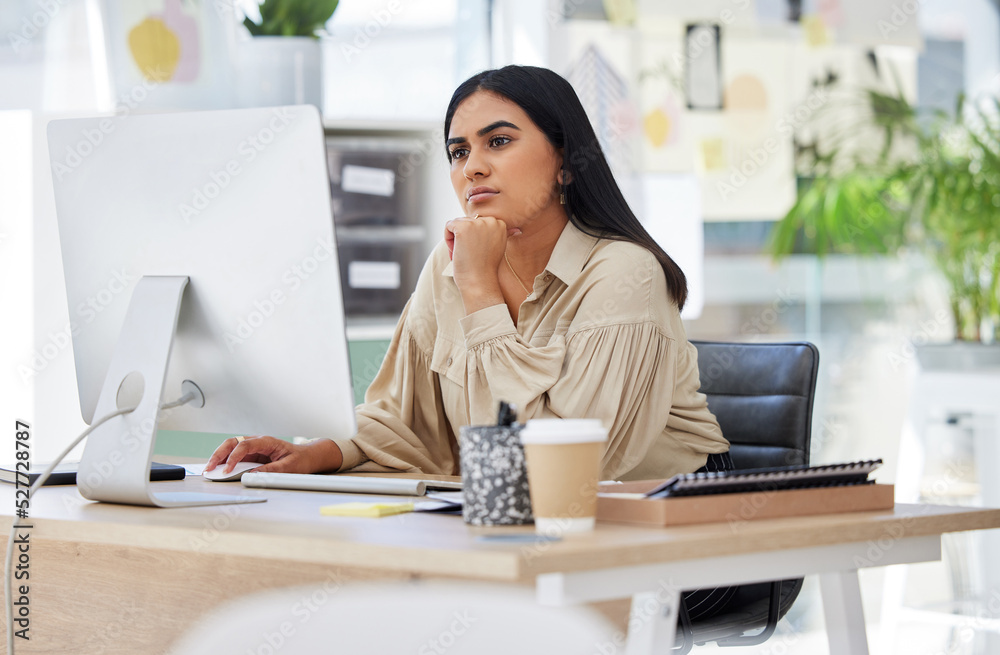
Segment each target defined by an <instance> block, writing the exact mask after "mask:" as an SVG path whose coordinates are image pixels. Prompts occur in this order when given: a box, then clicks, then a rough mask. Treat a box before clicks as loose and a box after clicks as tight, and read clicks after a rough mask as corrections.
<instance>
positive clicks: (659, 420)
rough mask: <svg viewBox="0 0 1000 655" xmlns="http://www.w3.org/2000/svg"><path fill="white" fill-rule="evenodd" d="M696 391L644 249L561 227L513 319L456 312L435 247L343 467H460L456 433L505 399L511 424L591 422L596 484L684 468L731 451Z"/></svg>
mask: <svg viewBox="0 0 1000 655" xmlns="http://www.w3.org/2000/svg"><path fill="white" fill-rule="evenodd" d="M699 387H700V384H699V381H698V366H697V351H696V350H695V348H694V346H692V345H691V344H690V343H688V341H687V338H686V337H685V334H684V327H683V325H682V324H681V319H680V313H679V312H678V310H677V305H676V303H675V302H674V301H673V300H672V299H671V298H670V297H669V293H668V291H667V287H666V281H665V278H664V275H663V269H662V268H661V267H660V264H659V262H658V261H657V260H656V258H655V257H654V256H653V255H652V254H651V253H650V252H649V251H648V250H646V249H645V248H643V247H641V246H638V245H635V244H632V243H626V242H621V241H609V240H605V239H596V238H593V237H590V236H587V235H586V234H584V233H583V232H581V231H580V230H578V229H577V228H576V227H574V226H573V224H572V223H569V224H567V226H566V228H565V229H564V230H563V232H562V234H561V235H560V237H559V240H558V241H557V242H556V246H555V249H554V250H553V251H552V256H551V258H550V260H549V264H548V266H547V267H546V269H545V271H544V272H543V273H542V274H540V275H539V276H538V277H536V278H535V282H534V288H533V289H532V292H531V295H529V296H528V297H527V299H525V301H524V302H523V303H522V304H521V307H520V309H519V312H518V320H517V325H515V324H514V322H513V321H512V320H511V317H510V313H509V312H508V311H507V306H506V305H504V304H498V305H494V306H492V307H487V308H486V309H482V310H480V311H478V312H475V313H473V314H470V315H469V316H465V311H464V308H463V305H462V300H461V296H460V295H459V291H458V287H457V286H456V284H455V281H454V278H453V276H452V265H451V262H450V261H449V257H448V249H447V247H446V246H445V245H444V243H443V242H442V243H441V244H440V245H439V246H438V247H437V248H436V249H435V250H434V252H433V253H432V254H431V256H430V258H429V259H428V260H427V263H426V264H425V265H424V269H423V271H422V272H421V274H420V278H419V280H418V282H417V288H416V290H415V291H414V293H413V296H412V297H411V298H410V300H409V302H408V303H407V304H406V307H405V308H404V309H403V314H402V316H401V317H400V319H399V324H398V325H397V326H396V331H395V334H394V335H393V338H392V342H391V344H390V346H389V350H388V352H387V353H386V356H385V360H384V361H383V363H382V367H381V369H380V370H379V372H378V374H377V375H376V377H375V379H374V381H373V382H372V384H371V386H370V387H369V388H368V392H367V393H366V394H365V402H364V403H363V404H361V405H359V406H358V407H357V419H358V433H357V435H356V436H354V438H352V439H338V440H336V443H337V445H338V446H339V447H340V449H341V451H342V452H343V455H344V463H343V466H342V467H341V470H347V469H354V470H359V471H388V470H403V471H421V472H423V473H442V474H453V475H454V474H458V473H459V470H458V469H459V458H458V444H457V435H458V432H459V428H460V427H461V426H463V425H484V424H493V423H495V422H496V414H497V406H498V404H499V401H501V400H506V401H508V402H512V403H514V404H515V405H516V406H517V407H518V409H519V418H520V420H521V421H526V420H527V419H529V418H540V417H564V418H597V419H600V420H601V421H602V423H603V424H604V426H605V427H606V428H608V431H609V440H608V443H607V449H606V450H605V453H604V459H603V472H602V479H622V480H640V479H649V478H663V477H668V476H671V475H674V474H676V473H685V472H691V471H694V470H696V469H698V468H699V467H701V466H702V465H704V464H705V460H706V458H707V456H708V453H719V452H725V451H726V450H728V449H729V443H728V442H727V441H726V440H725V439H724V438H723V436H722V431H721V430H720V429H719V424H718V422H717V421H716V420H715V417H714V416H713V415H712V413H711V412H709V410H708V405H707V403H706V400H705V396H704V395H703V394H700V393H698V388H699Z"/></svg>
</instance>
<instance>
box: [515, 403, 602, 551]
mask: <svg viewBox="0 0 1000 655" xmlns="http://www.w3.org/2000/svg"><path fill="white" fill-rule="evenodd" d="M607 440H608V431H607V430H606V429H605V428H604V427H603V426H602V425H601V422H600V421H599V420H597V419H558V418H556V419H548V418H543V419H531V420H529V421H528V423H527V425H525V427H524V429H523V430H522V431H521V443H522V444H524V454H525V460H526V462H527V467H528V489H529V492H530V494H531V511H532V514H534V516H535V532H537V533H539V534H544V535H550V536H560V535H563V534H566V533H573V532H588V531H590V530H593V529H594V520H595V517H596V515H597V483H598V480H599V479H600V474H601V459H602V457H603V455H604V444H605V442H606V441H607Z"/></svg>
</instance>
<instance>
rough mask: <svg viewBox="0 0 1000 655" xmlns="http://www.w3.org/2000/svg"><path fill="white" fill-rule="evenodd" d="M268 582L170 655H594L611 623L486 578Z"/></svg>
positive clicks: (203, 624) (610, 640) (605, 643)
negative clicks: (302, 584) (301, 584)
mask: <svg viewBox="0 0 1000 655" xmlns="http://www.w3.org/2000/svg"><path fill="white" fill-rule="evenodd" d="M339 574H340V571H339V569H338V570H337V571H336V572H335V573H334V572H333V571H332V570H331V575H330V578H329V579H328V580H327V581H326V582H324V583H323V584H316V585H310V586H305V587H291V588H285V589H271V590H268V591H263V592H260V593H257V594H252V595H248V596H243V597H241V598H237V599H235V600H233V601H230V602H228V603H226V604H224V605H221V606H220V607H219V608H217V609H216V610H215V611H214V612H212V613H210V614H209V615H207V616H205V617H204V618H203V619H202V620H201V621H199V623H198V624H197V625H196V626H194V627H193V628H192V629H191V630H189V631H188V632H187V633H186V634H184V635H183V636H182V637H181V638H180V639H179V640H178V641H177V642H175V643H174V644H173V645H172V646H171V648H170V651H169V652H170V653H171V654H172V655H217V654H218V653H238V654H240V655H242V654H243V653H280V654H281V655H314V654H315V653H380V654H381V653H417V654H420V653H445V652H447V653H448V655H507V654H508V653H518V654H521V653H525V654H526V655H532V654H535V655H549V654H550V653H560V654H561V655H562V654H565V655H575V654H579V655H593V653H595V652H602V653H603V652H612V651H616V650H617V646H615V640H616V639H617V638H618V636H619V635H618V634H617V633H616V630H615V629H614V626H613V625H612V624H611V623H610V622H609V621H607V620H606V619H605V618H604V617H603V616H602V615H601V614H600V613H599V612H598V611H597V610H595V609H593V608H590V607H587V606H583V605H578V606H567V607H541V606H539V605H538V601H537V596H536V593H535V591H534V589H533V588H531V587H528V586H523V587H515V586H513V585H501V584H495V583H489V582H461V581H448V580H401V581H388V582H369V583H365V582H351V581H343V582H341V581H340V580H339V579H336V578H337V576H339Z"/></svg>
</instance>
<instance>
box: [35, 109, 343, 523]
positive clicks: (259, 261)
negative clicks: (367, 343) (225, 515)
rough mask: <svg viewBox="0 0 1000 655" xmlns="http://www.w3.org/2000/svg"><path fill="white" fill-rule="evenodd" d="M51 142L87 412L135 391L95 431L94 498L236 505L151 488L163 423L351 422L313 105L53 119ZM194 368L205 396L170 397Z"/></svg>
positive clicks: (214, 426) (82, 472) (303, 428)
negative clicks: (182, 401)
mask: <svg viewBox="0 0 1000 655" xmlns="http://www.w3.org/2000/svg"><path fill="white" fill-rule="evenodd" d="M48 140H49V155H50V160H51V165H52V177H53V186H54V189H55V201H56V213H57V218H58V223H59V239H60V242H61V248H62V256H63V267H64V269H65V276H66V293H67V298H68V302H69V310H70V317H71V330H72V335H73V351H74V355H75V361H76V372H77V382H78V387H79V394H80V407H81V410H82V413H83V418H84V420H85V421H86V422H87V423H92V422H93V421H94V420H95V419H97V418H100V417H102V416H106V415H107V414H109V413H112V412H114V411H115V410H116V409H119V408H121V407H122V406H124V405H129V404H130V403H132V402H134V401H133V400H129V399H128V398H126V397H125V396H128V395H129V393H130V392H131V393H132V394H133V395H134V396H135V398H136V399H137V398H138V397H139V395H141V398H142V399H141V401H139V404H138V408H137V409H136V410H135V411H134V412H132V413H129V414H125V415H122V416H119V417H116V418H114V419H112V420H111V421H109V422H108V423H106V424H104V425H103V426H101V427H100V428H98V429H97V430H95V431H94V432H93V433H92V434H91V435H90V437H89V438H88V441H87V443H86V445H85V449H84V453H83V456H82V458H81V461H80V465H79V469H78V473H77V481H78V485H79V487H80V491H81V493H82V494H83V495H84V496H85V497H87V498H90V499H94V500H103V501H109V502H119V503H128V504H139V505H154V506H176V505H189V504H212V503H219V502H235V501H233V500H232V499H229V500H228V501H227V500H226V499H224V498H222V497H221V496H217V495H213V496H212V497H210V498H199V497H193V496H178V495H176V494H173V495H164V494H162V493H161V494H154V493H153V492H152V491H151V490H150V488H149V485H148V480H147V476H148V471H149V465H150V461H151V458H152V452H153V445H154V441H155V436H156V430H157V429H169V430H189V431H201V432H220V433H227V434H247V435H272V436H279V437H293V436H303V437H347V438H349V437H351V436H353V434H354V432H355V430H356V423H355V418H354V398H353V393H352V385H351V375H350V369H349V360H348V350H347V340H346V336H345V330H344V311H343V300H342V296H341V286H340V270H339V269H340V267H339V264H338V261H337V247H336V243H335V240H334V224H333V218H332V215H331V209H330V191H329V176H328V175H327V170H326V156H325V148H324V138H323V128H322V122H321V119H320V116H319V114H318V112H317V110H316V109H315V108H314V107H312V106H294V107H276V108H259V109H245V110H231V111H208V112H190V113H174V114H155V115H154V114H147V115H128V116H106V117H95V118H80V119H70V120H58V121H52V122H51V123H50V124H49V127H48ZM186 380H188V381H191V382H193V385H192V384H190V383H188V384H186V385H185V386H184V390H193V389H195V388H197V389H199V390H200V392H201V393H202V394H203V395H204V405H203V406H201V407H197V406H196V405H197V404H199V403H189V404H187V405H183V406H180V407H176V408H173V409H161V405H162V404H164V403H169V402H170V401H171V400H173V399H175V398H177V397H179V396H181V395H182V393H183V391H182V384H183V383H184V381H186ZM234 498H235V497H234ZM244 500H246V498H244Z"/></svg>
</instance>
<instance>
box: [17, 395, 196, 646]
mask: <svg viewBox="0 0 1000 655" xmlns="http://www.w3.org/2000/svg"><path fill="white" fill-rule="evenodd" d="M196 398H197V394H195V393H193V392H190V391H189V392H188V393H186V394H184V395H183V396H181V397H180V398H178V399H177V400H175V401H173V402H171V403H164V404H163V405H160V409H173V408H174V407H180V406H181V405H184V404H187V403H189V402H191V401H192V400H195V399H196ZM135 410H136V408H135V407H127V408H125V409H119V410H118V411H116V412H112V413H110V414H108V415H107V416H103V417H101V419H100V420H98V421H97V422H95V423H94V424H93V425H91V426H90V427H89V428H87V429H86V430H84V431H83V432H81V433H80V436H78V437H77V438H76V439H74V440H73V443H71V444H70V445H68V446H66V448H64V449H63V451H62V452H61V453H59V456H58V457H56V458H55V460H53V462H52V463H51V464H49V466H48V468H46V469H45V470H44V471H43V472H42V474H41V475H39V476H38V479H36V480H35V481H34V483H32V485H31V486H30V487H29V488H28V500H29V501H30V500H31V498H32V497H33V496H34V495H35V491H37V490H38V488H39V487H41V486H42V485H44V484H45V481H46V480H48V479H49V476H50V475H52V472H53V471H54V470H56V467H57V466H59V464H60V463H61V462H62V461H63V459H65V457H66V455H69V453H70V451H72V450H73V449H74V448H76V447H77V446H78V445H80V442H81V441H83V440H84V439H86V438H87V436H88V435H89V434H90V433H91V432H93V431H94V430H96V429H97V428H99V427H101V426H102V425H104V424H105V423H107V422H108V421H110V420H111V419H113V418H115V417H116V416H122V415H124V414H130V413H131V412H134V411H135ZM20 520H21V517H19V516H17V515H16V514H15V515H14V521H13V523H11V526H10V536H9V537H8V538H7V557H6V559H5V560H4V566H3V580H4V586H5V591H6V593H5V594H4V596H5V605H6V610H7V653H9V654H10V655H13V653H14V601H13V598H12V595H13V594H12V593H11V576H10V573H11V571H10V570H11V567H13V564H14V539H15V538H16V537H17V529H18V528H19V527H21V526H22V525H23V524H22V523H20Z"/></svg>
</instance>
